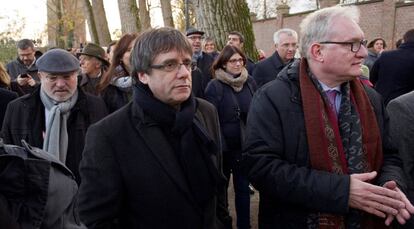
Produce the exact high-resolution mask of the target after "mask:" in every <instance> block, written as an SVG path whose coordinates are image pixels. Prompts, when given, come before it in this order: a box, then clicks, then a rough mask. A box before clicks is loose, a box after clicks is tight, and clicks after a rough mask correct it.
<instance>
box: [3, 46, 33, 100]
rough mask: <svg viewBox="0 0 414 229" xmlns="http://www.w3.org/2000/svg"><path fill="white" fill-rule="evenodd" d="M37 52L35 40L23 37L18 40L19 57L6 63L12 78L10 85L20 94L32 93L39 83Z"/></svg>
mask: <svg viewBox="0 0 414 229" xmlns="http://www.w3.org/2000/svg"><path fill="white" fill-rule="evenodd" d="M35 53H36V50H35V47H34V43H33V41H32V40H29V39H22V40H20V41H18V42H17V55H18V56H17V59H15V60H13V61H11V62H10V63H8V64H7V65H6V69H7V73H8V74H9V75H10V78H11V80H12V82H11V85H10V87H11V89H12V90H13V91H15V92H17V93H18V94H19V96H21V95H24V94H27V93H31V92H32V91H33V90H34V88H35V87H36V85H37V84H39V78H38V77H37V67H36V57H35Z"/></svg>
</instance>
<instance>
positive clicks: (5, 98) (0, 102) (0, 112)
mask: <svg viewBox="0 0 414 229" xmlns="http://www.w3.org/2000/svg"><path fill="white" fill-rule="evenodd" d="M15 98H17V94H16V93H15V92H12V91H9V90H6V89H3V88H0V128H1V127H2V125H3V119H4V114H5V113H6V108H7V104H9V102H10V101H12V100H13V99H15Z"/></svg>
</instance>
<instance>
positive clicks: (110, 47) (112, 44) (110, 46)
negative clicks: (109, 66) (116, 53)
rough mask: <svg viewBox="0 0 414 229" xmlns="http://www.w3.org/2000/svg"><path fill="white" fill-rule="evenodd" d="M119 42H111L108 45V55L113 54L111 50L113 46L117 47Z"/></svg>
mask: <svg viewBox="0 0 414 229" xmlns="http://www.w3.org/2000/svg"><path fill="white" fill-rule="evenodd" d="M117 42H118V41H111V42H109V44H108V48H107V49H106V54H109V53H110V52H111V50H112V49H113V46H114V45H116V43H117Z"/></svg>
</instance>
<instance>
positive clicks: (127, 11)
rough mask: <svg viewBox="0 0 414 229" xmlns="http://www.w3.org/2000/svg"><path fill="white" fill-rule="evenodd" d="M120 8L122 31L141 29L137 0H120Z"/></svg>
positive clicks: (128, 31) (137, 30)
mask: <svg viewBox="0 0 414 229" xmlns="http://www.w3.org/2000/svg"><path fill="white" fill-rule="evenodd" d="M118 8H119V16H120V19H121V31H122V33H135V32H139V31H141V23H140V20H139V16H138V7H137V2H136V1H135V0H118Z"/></svg>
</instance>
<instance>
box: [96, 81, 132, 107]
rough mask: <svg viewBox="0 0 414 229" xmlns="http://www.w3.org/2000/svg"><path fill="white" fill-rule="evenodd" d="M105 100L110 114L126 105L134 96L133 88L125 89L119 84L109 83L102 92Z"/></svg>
mask: <svg viewBox="0 0 414 229" xmlns="http://www.w3.org/2000/svg"><path fill="white" fill-rule="evenodd" d="M101 97H102V99H103V100H104V101H105V104H106V107H107V108H108V112H109V114H111V113H113V112H114V111H116V110H118V109H119V108H121V107H123V106H125V105H126V104H127V103H128V102H129V101H130V100H131V97H132V88H130V90H129V91H124V90H122V89H120V88H118V87H117V86H114V85H112V84H109V85H108V86H107V87H106V88H105V90H104V91H103V92H102V94H101Z"/></svg>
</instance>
